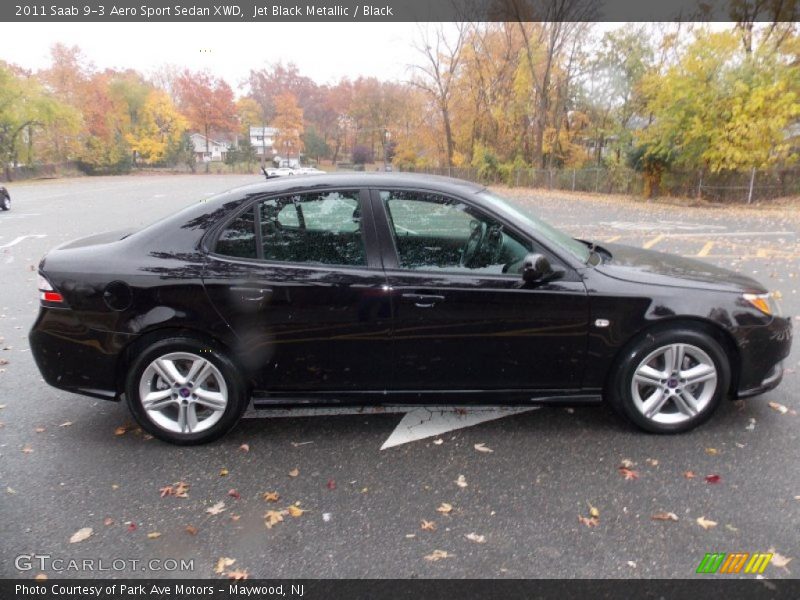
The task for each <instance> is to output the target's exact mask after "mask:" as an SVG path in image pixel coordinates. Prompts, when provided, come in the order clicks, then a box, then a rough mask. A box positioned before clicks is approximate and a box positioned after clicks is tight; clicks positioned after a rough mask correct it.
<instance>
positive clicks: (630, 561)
mask: <svg viewBox="0 0 800 600" xmlns="http://www.w3.org/2000/svg"><path fill="white" fill-rule="evenodd" d="M627 565H628V566H629V567H630V568H631V569H635V568H636V561H635V560H629V561H628V562H627Z"/></svg>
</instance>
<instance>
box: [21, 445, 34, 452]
mask: <svg viewBox="0 0 800 600" xmlns="http://www.w3.org/2000/svg"><path fill="white" fill-rule="evenodd" d="M22 452H23V454H30V453H31V452H33V448H31V447H30V446H29V445H28V444H25V446H23V448H22Z"/></svg>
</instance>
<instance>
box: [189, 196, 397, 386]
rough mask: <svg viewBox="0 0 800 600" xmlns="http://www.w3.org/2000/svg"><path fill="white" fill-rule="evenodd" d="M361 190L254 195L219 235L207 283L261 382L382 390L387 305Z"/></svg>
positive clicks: (257, 381) (249, 367)
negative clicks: (277, 195) (248, 203)
mask: <svg viewBox="0 0 800 600" xmlns="http://www.w3.org/2000/svg"><path fill="white" fill-rule="evenodd" d="M363 195H364V198H362V193H361V192H359V191H358V190H338V191H324V192H315V193H306V194H290V195H284V196H279V197H271V198H264V199H260V200H258V201H256V202H254V203H252V204H251V205H250V206H249V207H246V208H245V209H244V211H243V212H241V213H240V214H239V215H238V216H237V217H236V218H235V219H233V220H232V221H231V222H230V223H229V224H228V225H227V226H226V227H225V228H224V229H223V231H222V232H221V234H220V235H219V238H218V239H217V241H216V244H215V247H214V248H213V252H212V253H211V254H210V256H209V261H208V264H207V266H206V269H205V275H204V279H203V281H204V284H205V288H206V291H207V293H208V295H209V297H210V299H211V301H212V302H213V304H214V306H215V307H216V308H217V310H218V311H219V312H220V313H221V315H222V316H223V318H224V319H225V320H226V322H227V323H228V324H229V325H230V327H231V328H232V329H233V330H234V332H235V333H236V334H237V336H238V339H239V340H240V342H239V344H240V347H239V348H236V349H235V350H236V351H237V352H236V354H237V356H238V358H239V360H240V362H241V363H242V364H243V365H244V366H245V368H246V369H247V371H248V373H249V375H250V376H251V378H252V379H253V380H254V381H255V384H256V387H257V389H260V390H263V391H268V392H270V393H280V392H292V391H299V390H303V391H312V392H314V391H320V392H329V391H352V390H383V389H385V387H386V385H387V377H386V373H387V372H388V371H387V365H388V360H389V328H390V317H391V315H390V303H389V299H388V297H387V295H386V291H385V288H386V278H385V276H384V274H383V270H382V268H381V264H380V257H379V256H378V255H377V252H376V251H375V250H374V247H373V246H374V229H373V227H372V225H371V212H370V210H369V206H364V208H365V209H366V210H362V206H363V205H364V199H365V198H367V197H368V196H367V195H366V192H364V194H363Z"/></svg>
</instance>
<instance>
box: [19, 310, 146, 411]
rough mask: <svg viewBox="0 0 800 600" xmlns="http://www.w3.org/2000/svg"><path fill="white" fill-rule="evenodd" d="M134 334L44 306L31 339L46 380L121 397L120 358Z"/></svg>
mask: <svg viewBox="0 0 800 600" xmlns="http://www.w3.org/2000/svg"><path fill="white" fill-rule="evenodd" d="M135 337H136V336H135V335H131V334H121V333H112V332H108V331H98V330H95V329H90V328H88V327H86V326H84V325H82V324H80V322H79V321H78V320H77V319H74V317H72V315H71V314H70V311H69V310H64V309H50V308H43V309H42V310H41V311H40V313H39V318H38V319H37V320H36V323H35V324H34V326H33V328H32V329H31V332H30V334H29V335H28V339H29V341H30V345H31V353H32V354H33V358H34V360H35V361H36V366H37V367H39V372H40V373H41V374H42V377H43V378H44V380H45V381H46V382H47V383H48V384H49V385H52V386H53V387H56V388H59V389H62V390H66V391H68V392H74V393H76V394H83V395H85V396H92V397H94V398H102V399H104V400H118V399H119V394H120V393H121V391H122V390H121V389H120V387H119V377H118V374H119V370H118V366H119V358H120V355H121V353H122V351H123V350H124V348H125V347H126V346H127V345H128V344H129V343H130V342H131V341H133V339H134V338H135Z"/></svg>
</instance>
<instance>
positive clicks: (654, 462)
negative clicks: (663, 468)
mask: <svg viewBox="0 0 800 600" xmlns="http://www.w3.org/2000/svg"><path fill="white" fill-rule="evenodd" d="M645 462H646V463H647V464H648V465H650V466H651V467H657V466H658V461H657V460H656V459H655V458H648V459H647V460H646V461H645Z"/></svg>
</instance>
